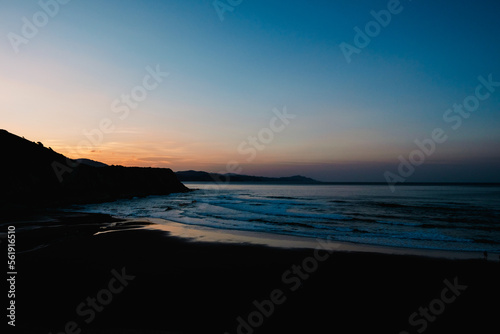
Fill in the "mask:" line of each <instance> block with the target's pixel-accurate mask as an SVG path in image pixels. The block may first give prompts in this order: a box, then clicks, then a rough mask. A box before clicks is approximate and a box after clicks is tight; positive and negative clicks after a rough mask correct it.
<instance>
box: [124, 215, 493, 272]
mask: <svg viewBox="0 0 500 334" xmlns="http://www.w3.org/2000/svg"><path fill="white" fill-rule="evenodd" d="M114 218H117V219H118V217H114ZM119 219H125V220H126V221H130V222H133V221H137V220H146V221H147V222H150V223H151V224H148V225H145V226H144V227H142V228H145V229H154V230H161V231H164V232H168V233H170V234H171V235H172V236H176V237H181V238H185V239H187V240H192V241H194V242H220V243H230V244H235V243H244V244H255V245H263V246H269V247H278V248H306V249H314V248H318V247H320V248H323V249H325V248H328V249H329V250H333V251H339V252H361V253H378V254H393V255H410V256H423V257H431V258H442V259H451V260H453V259H461V260H471V259H484V255H483V252H481V251H453V250H440V249H425V248H409V247H408V248H405V247H391V246H380V245H370V244H357V243H351V242H346V241H334V240H328V239H320V238H311V237H304V236H293V235H285V234H277V233H269V232H257V231H244V230H230V229H218V228H213V227H207V226H200V225H189V224H184V223H178V222H174V221H171V220H167V219H163V218H150V217H143V218H137V219H135V218H134V219H129V218H119ZM499 257H500V253H488V261H492V262H500V258H499Z"/></svg>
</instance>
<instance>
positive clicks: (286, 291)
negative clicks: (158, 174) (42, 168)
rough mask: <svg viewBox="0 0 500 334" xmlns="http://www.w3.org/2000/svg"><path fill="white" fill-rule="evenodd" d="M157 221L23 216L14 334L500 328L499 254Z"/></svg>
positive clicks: (79, 215) (98, 216)
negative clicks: (414, 251) (353, 244)
mask: <svg viewBox="0 0 500 334" xmlns="http://www.w3.org/2000/svg"><path fill="white" fill-rule="evenodd" d="M158 223H159V221H155V220H153V219H148V220H137V221H124V220H120V219H116V218H113V217H111V216H107V215H101V214H82V213H59V212H57V213H54V212H52V213H48V214H46V215H45V216H44V215H40V214H37V215H35V216H33V217H32V218H29V217H24V218H23V219H20V220H19V221H16V222H13V224H14V225H15V226H16V231H17V232H16V240H17V267H18V276H17V283H16V305H17V310H16V329H18V330H19V332H24V333H50V332H51V333H61V332H62V333H80V332H81V333H221V334H223V333H230V334H233V333H285V332H286V333H320V332H321V333H324V332H332V333H335V332H340V333H361V332H370V333H372V332H383V333H405V332H408V333H420V332H425V333H448V332H458V331H459V332H464V331H466V330H469V331H470V332H475V333H484V332H488V330H489V329H491V328H496V327H498V326H497V320H496V319H497V317H498V312H499V310H500V308H499V306H498V303H496V302H495V301H496V300H498V298H499V297H500V287H499V285H498V282H499V281H500V264H499V263H498V262H496V261H484V260H483V259H477V258H476V259H463V258H462V259H454V258H453V257H454V256H453V255H452V254H439V253H432V254H431V253H428V254H421V255H425V256H419V255H410V254H408V252H406V253H405V254H403V253H401V252H399V251H394V252H392V253H393V254H387V253H390V252H387V251H377V250H376V249H373V248H371V247H365V248H363V247H360V248H359V249H352V248H349V247H348V246H347V245H345V244H342V245H337V244H334V243H331V242H328V241H324V242H318V241H317V240H314V239H305V238H288V237H276V236H272V235H267V236H264V235H263V234H255V233H254V234H252V233H247V232H232V231H222V230H220V231H219V230H214V229H207V228H205V229H203V228H201V229H200V228H194V227H191V226H185V225H181V224H176V223H165V222H162V224H158ZM291 245H293V247H292V246H291ZM384 253H386V254H384ZM471 257H479V255H478V254H472V255H471Z"/></svg>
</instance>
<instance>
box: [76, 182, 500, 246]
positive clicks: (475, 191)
mask: <svg viewBox="0 0 500 334" xmlns="http://www.w3.org/2000/svg"><path fill="white" fill-rule="evenodd" d="M185 184H186V186H187V187H189V188H190V189H196V190H194V191H192V192H188V193H179V194H170V195H165V196H149V197H144V198H133V199H123V200H118V201H115V202H110V203H101V204H90V205H83V206H77V207H73V208H72V209H73V210H74V209H78V210H79V211H83V212H92V213H106V214H110V215H113V216H116V217H121V218H127V219H130V218H133V219H137V218H162V219H165V220H168V221H174V222H177V223H181V224H188V225H197V226H204V227H211V228H216V229H224V230H238V231H257V232H266V233H273V234H280V235H285V236H287V235H288V236H303V237H310V238H319V239H328V240H335V241H341V242H349V243H358V244H365V245H376V246H388V247H406V248H414V249H433V250H448V251H481V252H484V251H487V252H492V253H500V186H498V185H491V186H483V185H481V186H479V185H401V186H397V187H396V191H395V192H391V190H390V189H389V187H387V185H359V184H354V185H271V184H267V185H265V184H225V185H217V184H204V183H189V182H186V183H185Z"/></svg>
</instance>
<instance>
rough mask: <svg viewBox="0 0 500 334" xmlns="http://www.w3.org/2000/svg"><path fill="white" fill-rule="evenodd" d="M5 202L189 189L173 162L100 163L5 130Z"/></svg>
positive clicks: (58, 201) (1, 193)
mask: <svg viewBox="0 0 500 334" xmlns="http://www.w3.org/2000/svg"><path fill="white" fill-rule="evenodd" d="M0 145H1V147H2V163H1V165H0V173H1V175H0V208H2V209H5V208H7V209H8V208H16V207H17V208H23V207H26V206H37V207H40V206H41V207H43V206H47V205H64V204H73V203H92V202H102V201H112V200H115V199H119V198H127V197H135V196H148V195H165V194H170V193H174V192H186V191H189V189H188V188H186V187H185V186H184V185H183V184H182V183H181V182H180V181H179V179H178V178H177V177H176V175H175V174H174V172H172V170H171V169H169V168H140V167H122V166H104V167H94V166H89V165H88V164H82V163H78V162H76V161H73V160H71V159H68V158H66V157H65V156H64V155H62V154H59V153H57V152H54V151H53V150H52V149H51V148H46V147H44V146H43V144H42V143H40V142H39V143H34V142H31V141H29V140H26V139H24V138H21V137H18V136H16V135H13V134H11V133H9V132H7V131H5V130H0Z"/></svg>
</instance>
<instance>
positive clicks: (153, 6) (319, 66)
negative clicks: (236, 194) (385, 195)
mask: <svg viewBox="0 0 500 334" xmlns="http://www.w3.org/2000/svg"><path fill="white" fill-rule="evenodd" d="M44 2H48V3H50V2H53V0H46V1H43V0H42V3H44ZM221 2H222V3H227V0H222V1H221ZM388 3H389V1H347V0H345V1H274V0H266V1H263V0H251V1H250V0H244V1H242V2H241V4H240V5H238V6H235V7H234V8H233V11H232V12H231V11H227V12H225V13H224V20H223V21H221V20H220V18H219V15H218V13H217V11H216V9H215V8H214V5H213V1H202V0H200V1H196V0H191V1H181V0H178V1H152V0H146V1H132V0H125V1H124V0H121V1H118V0H111V1H95V0H85V1H81V0H72V1H69V2H68V3H67V4H64V5H59V7H60V8H59V10H58V13H57V14H55V15H54V17H50V18H49V19H48V22H47V24H46V25H44V26H41V27H39V28H38V33H36V34H35V35H34V36H33V37H30V38H28V39H27V40H28V43H26V44H21V45H19V46H18V49H19V52H18V53H16V52H15V51H14V48H13V47H12V43H11V41H10V39H9V36H12V34H11V35H9V34H10V33H14V34H18V35H20V36H22V28H23V25H24V22H23V17H26V18H27V19H28V20H29V21H30V22H33V15H35V16H36V13H37V12H39V11H40V10H42V9H41V7H40V4H39V2H38V1H34V0H33V1H32V0H17V1H13V0H9V1H7V0H5V1H2V2H1V4H0V36H2V38H1V39H0V74H1V75H0V87H1V89H0V102H1V109H0V110H1V112H0V128H4V129H6V130H8V131H10V132H12V133H15V134H17V135H20V136H24V137H26V138H27V139H30V140H32V141H41V142H43V143H44V144H45V146H50V147H52V148H53V149H54V150H56V151H58V152H61V153H63V154H65V155H68V156H69V157H71V158H82V157H85V158H89V159H94V160H99V161H102V162H105V163H108V164H122V165H125V166H156V167H170V168H172V169H173V170H187V169H195V170H206V171H213V172H225V171H227V168H226V164H227V163H228V162H229V161H233V162H234V161H236V162H238V164H239V166H240V167H241V170H240V171H241V173H243V174H253V175H265V176H288V175H295V174H301V175H305V176H309V177H313V178H317V179H319V180H323V181H381V182H383V181H385V179H384V175H383V173H384V171H386V170H389V171H391V172H393V173H397V168H398V164H399V160H398V157H399V156H400V155H401V156H403V157H405V158H408V157H409V155H410V153H411V152H412V151H413V150H415V149H416V148H417V146H416V145H415V143H414V141H415V140H416V139H419V140H424V139H425V138H430V137H431V133H432V131H433V130H434V129H436V128H442V129H443V130H444V131H445V133H446V135H447V136H448V139H447V141H446V142H444V143H442V144H437V145H436V150H435V152H434V153H433V154H431V155H430V156H428V157H426V159H425V162H424V163H423V164H422V165H420V166H417V167H416V168H415V172H414V173H413V174H412V175H411V176H410V177H408V178H407V180H408V181H414V182H418V181H473V182H474V181H481V182H488V181H490V182H500V174H499V173H498V171H499V170H500V131H499V129H500V87H498V88H497V90H496V91H495V92H492V93H491V94H490V96H489V97H488V98H487V99H486V100H484V101H481V102H480V105H479V107H478V108H477V110H475V111H474V112H472V113H471V115H470V117H469V118H467V119H463V122H462V124H461V125H460V126H459V127H458V128H457V129H456V130H453V129H452V127H451V125H453V124H454V123H447V122H445V121H444V120H443V115H444V114H445V112H446V110H447V109H449V108H451V107H452V106H453V104H455V103H457V104H461V103H462V102H463V101H464V99H465V98H466V97H468V96H471V95H474V93H475V89H476V87H477V86H478V85H479V84H480V82H479V81H478V77H479V76H483V77H484V78H487V77H488V75H490V74H491V75H492V78H493V80H494V81H500V61H499V60H500V20H499V19H498V15H499V14H500V2H498V1H431V0H428V1H425V0H418V1H416V0H413V1H410V0H403V1H401V4H400V6H401V8H402V11H401V12H400V13H398V14H393V15H392V19H391V22H390V23H389V24H388V25H387V26H386V27H382V28H381V30H380V32H379V33H378V34H376V35H375V36H374V37H372V38H371V41H370V43H369V44H368V45H367V46H366V47H364V48H362V49H361V51H360V52H359V54H353V55H352V58H351V60H352V61H351V62H350V63H347V61H346V59H345V57H344V55H343V53H342V51H341V49H340V47H339V45H340V44H341V43H343V42H345V43H349V44H351V45H355V44H354V38H355V35H356V32H355V31H354V27H356V26H357V27H360V28H361V29H362V30H364V29H365V25H366V24H367V23H368V22H370V21H373V20H374V18H373V17H372V16H371V14H370V12H371V11H372V10H374V11H376V12H378V11H380V10H382V9H386V8H387V6H388ZM36 17H37V18H38V19H43V15H42V16H40V15H38V16H36ZM42 23H43V22H42ZM25 30H26V29H25ZM157 65H159V67H160V69H161V71H164V72H168V73H169V76H168V77H166V78H164V79H163V82H161V83H160V84H159V85H158V87H157V88H156V89H154V90H151V91H149V92H148V95H147V98H145V99H144V101H141V102H139V104H138V107H137V108H136V109H131V110H130V113H129V115H128V117H125V118H124V119H120V117H119V116H120V114H119V113H115V112H113V108H112V103H113V102H114V101H115V100H116V99H119V98H120V96H121V95H122V94H130V92H131V91H132V89H133V88H134V87H136V86H137V85H141V84H142V82H143V78H144V76H145V75H147V74H148V72H147V70H146V68H147V67H148V66H149V67H150V68H155V67H156V66H157ZM485 92H486V91H485ZM285 107H286V110H287V111H288V113H289V114H293V115H295V118H294V119H292V120H290V123H289V124H288V125H286V127H285V128H284V129H283V130H282V131H280V132H276V133H274V138H273V140H271V141H270V142H268V143H266V144H265V145H264V148H263V150H261V151H258V152H257V154H256V156H255V158H253V159H249V158H250V154H242V153H241V150H238V147H240V148H242V147H243V148H244V149H248V147H250V144H249V143H246V144H245V142H248V137H249V136H257V135H258V133H259V132H260V131H262V129H264V128H266V127H267V128H269V125H270V122H271V121H272V119H273V117H275V114H274V113H273V109H277V110H283V108H285ZM103 119H109V120H110V121H111V122H112V126H113V131H111V132H108V133H105V134H103V137H102V140H100V141H98V144H95V145H90V146H86V147H84V146H82V145H80V144H81V143H82V142H83V141H85V140H87V137H86V135H85V132H86V131H87V132H88V131H92V130H93V129H98V128H99V124H100V122H101V121H102V120H103ZM241 145H243V146H241ZM248 160H250V161H248Z"/></svg>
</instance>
